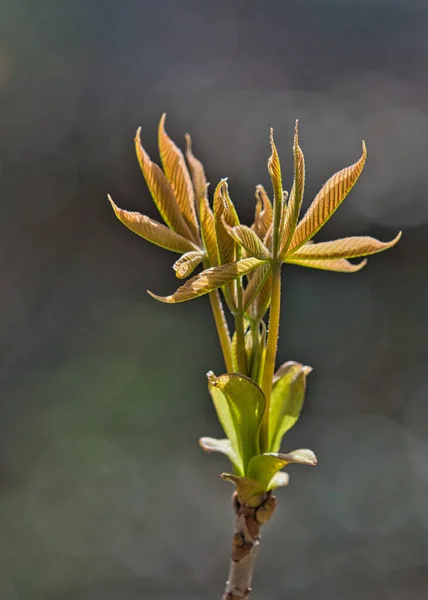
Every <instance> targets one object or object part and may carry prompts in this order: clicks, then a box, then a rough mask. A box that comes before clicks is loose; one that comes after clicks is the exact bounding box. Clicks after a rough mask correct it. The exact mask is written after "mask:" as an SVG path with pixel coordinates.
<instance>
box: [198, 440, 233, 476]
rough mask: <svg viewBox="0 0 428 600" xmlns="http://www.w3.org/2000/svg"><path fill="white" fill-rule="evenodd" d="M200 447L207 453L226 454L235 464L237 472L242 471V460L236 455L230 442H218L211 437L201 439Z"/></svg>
mask: <svg viewBox="0 0 428 600" xmlns="http://www.w3.org/2000/svg"><path fill="white" fill-rule="evenodd" d="M199 445H200V447H201V448H202V450H204V451H205V452H219V453H220V454H224V455H225V456H227V458H228V459H229V460H230V462H231V463H232V464H233V466H234V467H235V469H236V470H237V472H239V471H240V468H241V467H240V459H239V458H238V456H237V455H236V453H235V451H234V449H233V448H232V444H231V443H230V440H217V439H215V438H211V437H201V438H200V440H199Z"/></svg>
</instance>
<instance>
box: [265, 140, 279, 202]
mask: <svg viewBox="0 0 428 600" xmlns="http://www.w3.org/2000/svg"><path fill="white" fill-rule="evenodd" d="M270 145H271V148H272V154H271V155H270V157H269V160H268V170H269V174H270V178H271V180H272V187H273V192H274V204H275V202H281V200H282V175H281V164H280V162H279V156H278V152H277V149H276V146H275V142H274V139H273V129H271V130H270Z"/></svg>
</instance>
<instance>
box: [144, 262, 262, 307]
mask: <svg viewBox="0 0 428 600" xmlns="http://www.w3.org/2000/svg"><path fill="white" fill-rule="evenodd" d="M262 264H263V262H262V261H260V260H258V259H257V258H244V259H243V260H240V261H238V262H236V263H229V264H227V265H219V266H217V267H211V268H209V269H205V271H202V273H199V274H198V275H195V276H194V277H192V278H191V279H189V280H188V281H186V283H185V284H184V285H182V286H181V287H179V288H178V290H177V291H176V292H175V293H174V294H172V295H171V296H157V295H156V294H153V293H152V292H150V291H149V294H150V295H151V296H152V297H153V298H156V300H160V301H161V302H166V303H167V304H175V303H178V302H187V300H193V298H198V297H199V296H203V295H204V294H208V293H209V292H212V291H213V290H216V289H217V288H219V287H221V286H223V285H225V284H226V283H229V282H231V281H233V280H235V279H237V278H238V277H242V276H243V275H246V274H247V273H249V272H250V271H252V270H253V269H256V268H257V267H259V266H260V265H262Z"/></svg>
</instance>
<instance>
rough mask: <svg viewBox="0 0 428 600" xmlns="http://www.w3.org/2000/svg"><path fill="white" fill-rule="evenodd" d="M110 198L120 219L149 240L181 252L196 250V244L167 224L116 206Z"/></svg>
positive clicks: (172, 250) (162, 246)
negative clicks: (166, 225)
mask: <svg viewBox="0 0 428 600" xmlns="http://www.w3.org/2000/svg"><path fill="white" fill-rule="evenodd" d="M108 199H109V200H110V204H111V205H112V207H113V210H114V212H115V215H116V217H117V218H118V219H119V221H120V222H121V223H123V224H124V225H125V226H126V227H127V228H128V229H130V230H131V231H133V232H134V233H136V234H137V235H139V236H140V237H142V238H144V239H145V240H147V241H148V242H151V243H152V244H156V246H160V247H161V248H165V249H166V250H171V252H179V253H180V254H182V253H183V252H189V251H194V250H195V248H196V246H195V245H194V244H193V243H192V242H191V241H190V240H188V239H186V238H184V237H183V236H182V235H180V234H178V233H175V231H172V230H171V229H168V227H165V225H162V224H161V223H157V222H156V221H153V219H150V218H149V217H146V216H145V215H142V214H140V213H138V212H130V211H128V210H123V209H121V208H119V207H118V206H116V204H115V203H114V202H113V200H112V199H111V197H110V196H108Z"/></svg>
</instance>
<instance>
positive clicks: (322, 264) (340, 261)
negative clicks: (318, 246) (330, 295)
mask: <svg viewBox="0 0 428 600" xmlns="http://www.w3.org/2000/svg"><path fill="white" fill-rule="evenodd" d="M284 262H285V263H290V264H292V265H299V266H300V267H309V268H311V269H321V270H322V271H336V272H337V273H356V272H357V271H360V270H361V269H362V268H363V267H365V266H366V264H367V259H366V258H365V259H364V260H362V261H361V262H359V263H357V264H352V263H350V262H349V261H347V260H346V258H336V259H334V260H325V259H324V260H323V259H317V260H316V259H311V260H302V259H298V258H295V257H294V255H293V254H292V255H291V256H289V257H287V258H286V259H285V261H284Z"/></svg>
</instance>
